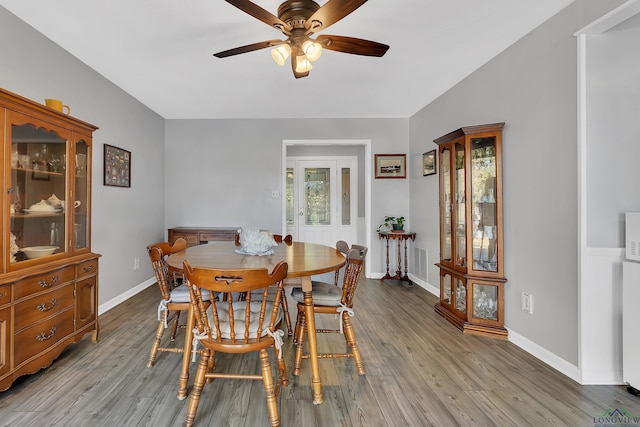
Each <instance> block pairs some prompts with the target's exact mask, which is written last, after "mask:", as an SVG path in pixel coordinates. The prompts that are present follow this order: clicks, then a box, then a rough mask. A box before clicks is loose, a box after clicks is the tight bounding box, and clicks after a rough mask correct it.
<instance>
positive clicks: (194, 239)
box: [171, 233, 200, 246]
mask: <svg viewBox="0 0 640 427" xmlns="http://www.w3.org/2000/svg"><path fill="white" fill-rule="evenodd" d="M181 237H182V238H183V239H184V240H186V241H187V245H188V246H195V245H198V244H199V243H200V242H199V241H198V233H173V234H172V235H171V238H172V239H173V242H175V241H176V240H177V239H179V238H181ZM173 242H171V243H172V244H173Z"/></svg>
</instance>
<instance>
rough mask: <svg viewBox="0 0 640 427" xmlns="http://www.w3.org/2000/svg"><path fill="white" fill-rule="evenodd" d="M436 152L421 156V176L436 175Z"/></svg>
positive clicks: (428, 152)
mask: <svg viewBox="0 0 640 427" xmlns="http://www.w3.org/2000/svg"><path fill="white" fill-rule="evenodd" d="M436 163H437V160H436V150H431V151H427V152H426V153H424V154H423V155H422V176H429V175H433V174H435V173H436Z"/></svg>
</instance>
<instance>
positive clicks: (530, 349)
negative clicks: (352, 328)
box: [380, 274, 581, 384]
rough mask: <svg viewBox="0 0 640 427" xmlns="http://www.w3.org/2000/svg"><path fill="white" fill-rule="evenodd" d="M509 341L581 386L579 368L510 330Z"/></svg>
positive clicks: (430, 288) (424, 285) (429, 286)
mask: <svg viewBox="0 0 640 427" xmlns="http://www.w3.org/2000/svg"><path fill="white" fill-rule="evenodd" d="M382 276H383V275H380V277H382ZM409 278H410V279H411V280H412V281H413V283H415V284H416V285H419V286H420V287H422V288H424V289H426V290H427V291H428V292H431V293H432V294H433V295H435V296H439V295H440V288H439V287H436V286H434V285H432V284H430V283H427V282H424V281H422V280H420V279H419V278H418V277H415V276H414V275H411V274H409ZM507 329H508V328H507ZM509 341H511V342H512V343H514V344H515V345H517V346H518V347H520V348H521V349H523V350H524V351H526V352H527V353H529V354H531V355H532V356H534V357H536V358H537V359H540V360H541V361H542V362H544V363H546V364H547V365H549V366H551V367H552V368H553V369H555V370H557V371H559V372H561V373H562V374H564V375H566V376H567V377H569V378H571V379H572V380H574V381H575V382H577V383H579V384H580V383H581V375H580V370H579V369H578V367H577V366H575V365H572V364H571V363H569V362H567V361H566V360H564V359H562V358H560V357H558V356H556V355H555V354H553V353H551V352H550V351H548V350H546V349H545V348H543V347H541V346H539V345H538V344H536V343H534V342H532V341H530V340H528V339H527V338H525V337H523V336H522V335H520V334H518V333H516V332H514V331H512V330H510V329H509Z"/></svg>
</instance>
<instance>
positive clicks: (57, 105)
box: [44, 99, 71, 114]
mask: <svg viewBox="0 0 640 427" xmlns="http://www.w3.org/2000/svg"><path fill="white" fill-rule="evenodd" d="M44 103H45V104H46V105H47V107H49V108H52V109H54V110H56V111H60V112H61V113H65V114H71V108H69V106H68V105H64V104H63V103H62V101H60V100H59V99H45V100H44ZM65 108H66V109H67V111H63V110H64V109H65Z"/></svg>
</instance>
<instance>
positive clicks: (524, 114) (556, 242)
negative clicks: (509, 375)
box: [410, 0, 621, 365]
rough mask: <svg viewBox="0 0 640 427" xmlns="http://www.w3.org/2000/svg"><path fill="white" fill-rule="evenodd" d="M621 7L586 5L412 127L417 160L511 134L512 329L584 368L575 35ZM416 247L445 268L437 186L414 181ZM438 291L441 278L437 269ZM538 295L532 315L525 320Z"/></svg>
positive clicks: (508, 254) (508, 309) (529, 39)
mask: <svg viewBox="0 0 640 427" xmlns="http://www.w3.org/2000/svg"><path fill="white" fill-rule="evenodd" d="M620 3H621V2H599V1H595V0H590V1H578V2H575V3H573V4H572V5H570V6H569V7H567V8H566V9H564V10H563V11H561V12H560V13H559V14H557V15H556V16H554V17H553V18H551V19H550V20H549V21H547V22H546V23H544V24H543V25H541V26H540V27H538V28H537V29H535V30H534V31H532V32H531V33H529V34H528V35H527V36H525V37H524V38H523V39H521V40H519V41H518V42H517V43H515V44H513V45H512V46H511V47H509V48H508V49H506V50H505V51H504V52H502V53H501V54H500V55H498V56H497V57H496V58H494V59H493V60H491V61H490V62H488V63H487V64H486V65H484V66H483V67H481V68H480V69H479V70H477V71H476V72H474V73H473V74H472V75H470V76H469V77H468V78H466V79H465V80H463V81H462V82H460V83H459V84H458V85H456V86H455V87H454V88H452V89H451V90H449V91H448V92H446V93H445V94H444V95H442V96H441V97H440V98H438V99H437V100H436V101H434V102H432V103H431V104H429V105H428V106H426V107H425V108H424V109H422V110H421V111H420V112H418V113H417V114H415V115H414V116H413V117H411V121H410V138H411V157H412V158H414V159H417V158H418V157H419V156H420V155H421V154H422V153H423V152H425V151H427V150H429V149H432V148H435V144H433V143H432V142H431V141H433V139H435V138H437V137H439V136H441V135H444V134H446V133H447V132H450V131H452V130H455V129H457V128H459V127H461V126H467V125H475V124H482V123H493V122H502V121H504V122H506V126H505V128H504V132H503V156H504V157H503V163H504V164H503V179H504V185H503V197H504V226H505V230H504V238H505V241H504V246H505V272H506V277H507V279H508V283H507V284H506V287H505V323H506V326H507V328H509V329H510V330H511V331H514V332H516V333H518V334H520V335H522V336H524V337H526V338H527V339H528V340H531V341H533V342H534V343H536V344H538V345H540V346H541V347H543V348H545V349H547V350H548V351H550V352H552V353H554V354H555V355H557V356H559V357H561V358H562V359H564V360H566V361H568V362H570V363H572V364H574V365H577V364H578V323H577V322H578V307H577V303H578V278H577V271H578V268H577V258H578V255H577V225H576V224H577V218H578V212H577V206H578V203H577V133H576V128H577V111H576V100H577V88H576V85H577V84H576V76H577V68H576V67H577V65H576V63H577V42H576V39H575V37H573V33H574V32H575V31H577V30H578V29H580V28H581V27H583V26H584V25H586V24H588V23H590V22H591V21H592V20H594V19H595V18H597V17H599V16H601V15H602V14H604V13H605V12H607V11H608V10H611V9H612V8H614V7H615V6H617V5H619V4H620ZM412 178H414V179H412V181H411V190H410V197H411V201H412V203H411V221H412V226H413V227H412V228H413V229H414V230H415V231H417V232H418V238H417V241H416V244H419V245H423V246H425V247H427V249H428V251H429V253H430V259H431V260H433V262H435V260H437V258H438V253H439V248H438V212H437V205H438V198H437V197H438V196H437V194H438V190H437V179H436V178H435V177H433V176H432V177H424V178H422V177H419V176H417V174H416V173H413V174H412ZM429 277H430V279H431V280H430V281H431V282H432V283H434V282H435V283H436V284H437V277H438V271H437V269H436V268H435V267H433V266H432V267H430V271H429ZM521 292H527V293H529V294H531V295H533V301H534V313H533V315H529V314H526V313H525V312H523V311H521V310H520V293H521Z"/></svg>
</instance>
